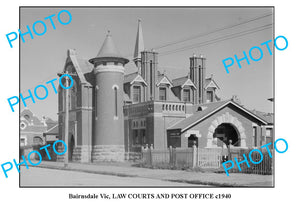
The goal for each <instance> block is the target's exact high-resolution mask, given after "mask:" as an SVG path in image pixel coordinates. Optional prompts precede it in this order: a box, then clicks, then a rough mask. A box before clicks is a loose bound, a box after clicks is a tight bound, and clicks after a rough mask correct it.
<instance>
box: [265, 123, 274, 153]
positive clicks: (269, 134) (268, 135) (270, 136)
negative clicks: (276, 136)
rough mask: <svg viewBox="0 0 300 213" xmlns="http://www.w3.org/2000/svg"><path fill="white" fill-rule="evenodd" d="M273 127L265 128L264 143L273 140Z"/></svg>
mask: <svg viewBox="0 0 300 213" xmlns="http://www.w3.org/2000/svg"><path fill="white" fill-rule="evenodd" d="M272 131H273V129H272V128H266V144H267V143H270V142H273V132H272ZM271 149H273V143H272V145H271Z"/></svg>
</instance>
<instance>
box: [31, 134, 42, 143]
mask: <svg viewBox="0 0 300 213" xmlns="http://www.w3.org/2000/svg"><path fill="white" fill-rule="evenodd" d="M33 144H43V139H42V138H41V137H39V136H35V137H34V138H33Z"/></svg>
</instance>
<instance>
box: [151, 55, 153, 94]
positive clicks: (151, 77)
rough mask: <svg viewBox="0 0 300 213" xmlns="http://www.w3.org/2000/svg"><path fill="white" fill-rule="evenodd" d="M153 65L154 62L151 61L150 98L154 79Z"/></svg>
mask: <svg viewBox="0 0 300 213" xmlns="http://www.w3.org/2000/svg"><path fill="white" fill-rule="evenodd" d="M152 66H153V64H152V60H150V96H151V97H152V87H153V85H152V79H153V76H152V75H153V67H152Z"/></svg>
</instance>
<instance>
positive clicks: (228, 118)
mask: <svg viewBox="0 0 300 213" xmlns="http://www.w3.org/2000/svg"><path fill="white" fill-rule="evenodd" d="M223 123H229V124H231V125H232V126H234V127H235V128H236V129H237V131H238V133H239V135H240V145H241V146H240V147H246V134H245V128H244V127H243V124H242V122H240V121H239V120H238V119H237V118H236V117H234V116H233V115H231V114H230V113H229V112H226V113H224V114H223V115H220V116H218V117H217V118H216V119H215V120H213V121H212V122H211V125H210V126H209V128H208V133H207V145H206V147H208V148H214V147H217V144H215V142H214V137H213V135H214V132H215V130H216V128H217V127H218V126H219V125H221V124H223Z"/></svg>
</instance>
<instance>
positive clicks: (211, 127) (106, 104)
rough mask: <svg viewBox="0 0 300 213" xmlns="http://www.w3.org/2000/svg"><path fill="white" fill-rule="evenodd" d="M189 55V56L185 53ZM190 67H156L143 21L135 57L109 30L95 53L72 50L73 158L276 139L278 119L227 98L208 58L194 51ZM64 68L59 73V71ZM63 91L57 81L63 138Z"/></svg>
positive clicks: (67, 66) (102, 158) (87, 159)
mask: <svg viewBox="0 0 300 213" xmlns="http://www.w3.org/2000/svg"><path fill="white" fill-rule="evenodd" d="M183 60H185V59H183ZM186 60H189V61H190V67H189V74H188V75H187V76H183V77H180V78H176V79H170V78H169V77H168V76H167V75H166V74H165V73H162V72H160V71H159V70H158V53H157V52H155V51H153V50H151V51H149V50H145V48H144V41H143V35H142V28H141V22H140V21H139V23H138V30H137V38H136V44H135V49H134V57H133V61H134V63H135V65H136V68H135V70H126V72H127V73H130V74H127V75H125V74H124V73H125V67H124V66H125V64H126V63H128V61H129V60H128V59H126V58H124V57H122V56H121V54H120V53H119V52H118V50H117V48H116V47H115V45H114V43H113V40H112V36H111V35H110V33H108V35H107V37H106V39H105V41H104V43H103V45H102V47H101V49H100V51H99V53H98V54H97V56H96V57H95V58H92V59H90V60H84V59H81V58H79V57H78V56H77V54H76V52H75V51H74V50H71V49H70V50H68V54H67V59H66V63H65V65H64V72H68V73H69V74H71V75H72V77H73V79H74V84H73V87H72V88H71V89H70V93H69V97H68V98H69V100H70V106H69V114H70V117H69V141H68V148H69V156H68V157H69V159H70V160H74V161H80V162H91V161H92V162H97V161H106V160H108V161H110V160H112V161H122V160H124V159H131V158H134V157H135V156H138V155H139V153H140V152H141V147H143V146H145V145H148V146H149V145H152V146H153V148H154V149H166V148H168V147H169V146H173V147H191V146H192V145H193V144H194V143H196V145H197V146H199V147H203V148H204V147H210V148H212V147H215V148H218V147H222V146H223V144H222V143H229V141H230V142H231V146H232V147H236V148H247V147H258V146H260V145H261V144H264V143H266V142H268V140H272V135H273V132H272V131H273V129H272V128H273V126H272V124H273V121H272V119H269V118H268V117H266V116H265V115H264V114H262V113H255V112H253V111H250V110H247V109H246V108H245V107H243V106H241V104H240V103H239V101H237V100H236V98H233V99H230V100H221V99H220V97H218V95H217V91H218V90H219V89H220V88H219V86H218V84H217V82H215V80H214V79H213V76H210V77H206V64H205V61H206V59H205V57H203V56H202V55H199V56H197V55H192V56H191V57H190V58H189V59H186ZM61 74H62V73H60V75H61ZM65 94H66V93H65V90H64V89H62V88H59V95H58V100H59V101H58V103H59V104H58V105H59V106H58V115H59V130H58V131H59V138H60V139H62V140H64V137H65V135H64V132H65V131H64V122H65V110H66V107H65V99H66V97H65Z"/></svg>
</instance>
